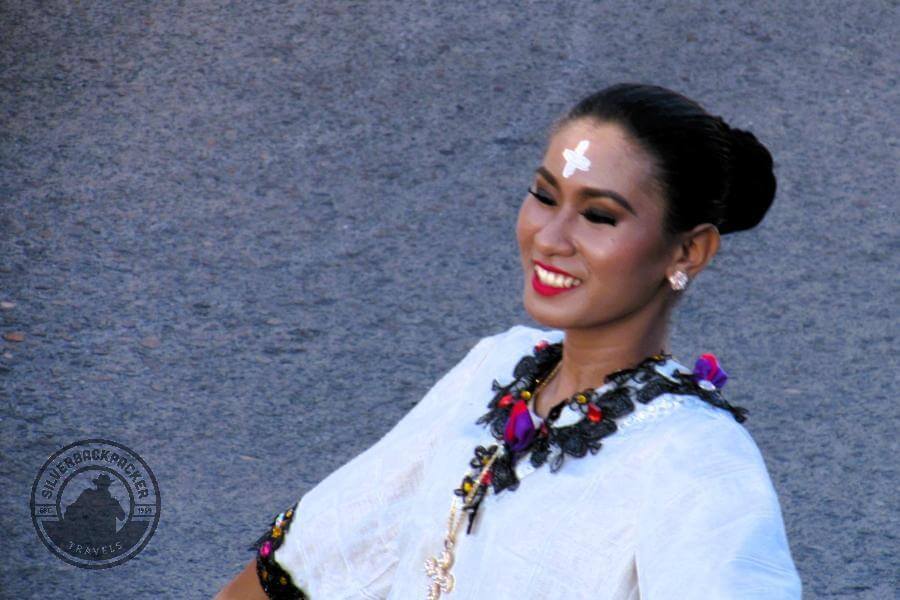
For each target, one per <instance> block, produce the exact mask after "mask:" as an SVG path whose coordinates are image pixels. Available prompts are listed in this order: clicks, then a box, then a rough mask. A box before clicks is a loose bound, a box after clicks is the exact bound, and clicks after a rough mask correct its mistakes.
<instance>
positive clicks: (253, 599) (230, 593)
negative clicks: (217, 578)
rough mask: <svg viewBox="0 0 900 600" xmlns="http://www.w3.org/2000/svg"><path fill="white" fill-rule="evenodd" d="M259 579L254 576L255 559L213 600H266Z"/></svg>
mask: <svg viewBox="0 0 900 600" xmlns="http://www.w3.org/2000/svg"><path fill="white" fill-rule="evenodd" d="M267 598H268V597H267V596H266V594H265V592H263V589H262V586H261V585H260V584H259V577H257V575H256V559H255V558H254V559H252V560H251V561H250V562H248V563H247V566H246V567H244V570H243V571H241V572H240V573H238V574H237V576H236V577H235V578H234V579H232V580H231V581H230V582H229V583H228V585H226V586H225V587H224V588H222V590H221V591H220V592H219V593H218V594H216V597H215V598H213V600H267Z"/></svg>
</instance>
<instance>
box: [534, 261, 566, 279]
mask: <svg viewBox="0 0 900 600" xmlns="http://www.w3.org/2000/svg"><path fill="white" fill-rule="evenodd" d="M534 264H536V265H538V266H540V267H541V268H542V269H547V270H548V271H551V272H553V273H559V274H560V275H565V276H567V277H575V275H572V274H571V273H569V272H568V271H563V270H562V269H560V268H559V267H554V266H552V265H547V264H544V263H542V262H541V261H539V260H536V261H534ZM576 279H577V277H576Z"/></svg>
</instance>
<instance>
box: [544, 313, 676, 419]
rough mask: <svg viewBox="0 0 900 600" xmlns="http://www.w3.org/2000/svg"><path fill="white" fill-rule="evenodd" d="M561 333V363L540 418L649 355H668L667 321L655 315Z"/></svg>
mask: <svg viewBox="0 0 900 600" xmlns="http://www.w3.org/2000/svg"><path fill="white" fill-rule="evenodd" d="M564 331H565V337H564V338H563V356H562V363H561V364H560V368H559V370H558V371H557V373H556V375H555V376H554V377H553V379H551V380H550V381H549V382H547V385H546V387H545V388H544V389H543V390H542V391H541V393H540V394H539V397H538V401H537V405H536V407H535V410H536V412H537V413H538V414H539V415H540V416H541V417H546V415H547V413H548V412H549V411H550V409H551V408H552V407H553V406H554V405H556V404H557V403H558V402H560V401H561V400H563V399H564V398H569V397H571V396H572V395H573V394H575V393H576V392H580V391H583V390H585V389H595V388H598V387H600V386H601V385H603V383H604V380H605V378H606V376H607V375H608V374H610V373H613V372H615V371H618V370H620V369H627V368H631V367H634V366H636V365H637V364H638V363H640V362H641V361H642V360H643V359H644V358H646V357H648V356H650V355H653V354H659V353H662V352H665V353H668V352H670V350H669V345H668V337H669V336H668V318H667V317H664V318H660V313H659V312H658V311H657V312H655V314H651V313H648V314H647V316H644V315H641V314H632V315H630V318H626V319H622V320H619V321H616V322H610V323H604V324H603V325H601V326H595V327H590V328H574V327H573V328H566V329H564Z"/></svg>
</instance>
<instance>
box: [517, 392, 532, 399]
mask: <svg viewBox="0 0 900 600" xmlns="http://www.w3.org/2000/svg"><path fill="white" fill-rule="evenodd" d="M519 397H520V398H521V399H522V400H531V392H529V391H528V390H522V391H521V392H520V393H519Z"/></svg>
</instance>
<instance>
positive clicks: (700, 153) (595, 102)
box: [553, 83, 775, 238]
mask: <svg viewBox="0 0 900 600" xmlns="http://www.w3.org/2000/svg"><path fill="white" fill-rule="evenodd" d="M585 117H587V118H591V119H594V120H597V121H600V122H609V123H615V124H618V125H619V126H621V127H622V128H623V129H624V130H625V131H626V132H627V133H628V134H629V135H630V137H631V138H632V139H633V140H634V141H636V142H637V143H638V145H639V146H641V147H642V148H643V149H644V150H645V151H647V153H648V154H649V155H650V156H651V157H652V158H653V159H654V161H655V163H656V169H655V173H656V181H655V182H654V183H656V184H657V188H658V189H660V190H661V191H662V194H663V197H665V198H666V199H667V200H668V202H667V207H666V212H665V215H666V217H665V220H664V226H663V228H664V233H665V234H666V235H667V236H668V237H670V238H672V237H674V235H675V234H677V233H678V232H680V231H686V230H688V229H691V228H692V227H694V226H695V225H697V224H699V223H712V224H714V225H715V226H716V227H717V228H718V230H719V233H721V234H726V233H731V232H734V231H741V230H744V229H750V228H752V227H755V226H756V225H757V224H758V223H759V222H760V221H762V218H763V216H764V215H765V214H766V211H768V210H769V207H770V206H771V205H772V200H774V198H775V174H774V173H773V171H772V166H773V165H772V155H771V154H770V153H769V151H768V150H767V149H766V147H765V146H763V145H762V144H761V143H760V142H759V140H757V139H756V136H754V135H753V134H752V133H750V132H749V131H744V130H741V129H733V128H731V127H729V126H728V124H727V123H725V121H724V120H722V118H721V117H718V116H713V115H711V114H709V113H708V112H707V111H706V110H705V109H704V108H703V107H701V106H700V105H699V104H697V103H696V102H694V101H693V100H690V99H689V98H686V97H685V96H683V95H681V94H679V93H677V92H673V91H672V90H669V89H666V88H664V87H660V86H657V85H647V84H639V83H620V84H617V85H613V86H610V87H607V88H605V89H603V90H600V91H599V92H596V93H593V94H591V95H589V96H587V97H585V98H584V99H582V100H581V101H579V102H578V104H576V105H575V106H574V107H573V108H572V109H571V110H570V111H569V112H568V113H567V114H565V115H564V116H563V117H562V118H561V119H560V120H558V121H557V122H556V123H555V124H554V127H553V132H556V131H558V130H559V128H561V127H562V126H564V125H565V124H567V123H569V122H570V121H573V120H576V119H581V118H585Z"/></svg>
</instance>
